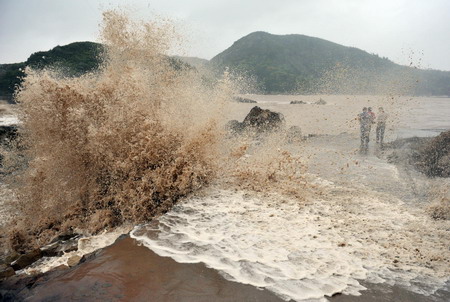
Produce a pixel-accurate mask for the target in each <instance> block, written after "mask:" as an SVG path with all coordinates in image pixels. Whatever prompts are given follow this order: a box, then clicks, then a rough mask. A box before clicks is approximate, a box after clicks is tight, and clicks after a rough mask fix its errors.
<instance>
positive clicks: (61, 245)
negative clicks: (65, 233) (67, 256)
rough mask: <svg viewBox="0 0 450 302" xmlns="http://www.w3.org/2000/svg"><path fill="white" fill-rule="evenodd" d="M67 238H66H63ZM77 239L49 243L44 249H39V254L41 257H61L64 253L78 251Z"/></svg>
mask: <svg viewBox="0 0 450 302" xmlns="http://www.w3.org/2000/svg"><path fill="white" fill-rule="evenodd" d="M63 238H67V237H63ZM78 239H79V236H77V237H72V239H70V240H66V241H57V242H53V243H50V244H48V245H46V246H44V247H41V252H42V256H43V257H55V256H61V255H63V254H64V253H69V252H73V251H76V250H78Z"/></svg>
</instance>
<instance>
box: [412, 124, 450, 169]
mask: <svg viewBox="0 0 450 302" xmlns="http://www.w3.org/2000/svg"><path fill="white" fill-rule="evenodd" d="M414 164H415V166H416V168H417V169H418V170H419V171H420V172H422V173H424V174H426V175H427V176H430V177H436V176H437V177H450V131H446V132H442V133H441V134H439V135H438V136H436V137H435V138H433V139H432V140H430V141H429V142H428V143H426V144H425V145H424V146H423V147H422V148H420V149H419V150H418V154H417V159H416V161H415V163H414Z"/></svg>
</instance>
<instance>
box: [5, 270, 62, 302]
mask: <svg viewBox="0 0 450 302" xmlns="http://www.w3.org/2000/svg"><path fill="white" fill-rule="evenodd" d="M67 271H68V267H67V266H66V265H60V266H58V267H55V268H53V269H51V270H50V271H48V272H46V273H38V274H34V275H27V274H20V275H13V276H10V277H9V278H7V279H6V280H4V281H2V282H0V301H11V302H12V301H24V300H25V299H26V298H27V297H29V296H30V295H31V291H32V289H33V287H34V286H36V285H38V284H43V283H45V282H47V281H48V280H50V279H52V278H57V277H59V276H61V275H62V274H64V273H66V272H67Z"/></svg>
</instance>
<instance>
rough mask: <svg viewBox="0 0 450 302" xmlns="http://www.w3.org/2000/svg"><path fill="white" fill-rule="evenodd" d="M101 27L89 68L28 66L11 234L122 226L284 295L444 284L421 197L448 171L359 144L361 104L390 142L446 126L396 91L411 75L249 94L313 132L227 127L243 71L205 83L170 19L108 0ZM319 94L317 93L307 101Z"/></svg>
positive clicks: (449, 268) (33, 239) (316, 297)
mask: <svg viewBox="0 0 450 302" xmlns="http://www.w3.org/2000/svg"><path fill="white" fill-rule="evenodd" d="M101 39H102V42H103V43H104V44H105V45H106V50H105V53H104V54H103V65H102V67H101V68H100V69H99V70H98V71H96V72H93V73H90V74H86V75H84V76H82V77H79V78H68V77H65V76H64V74H63V73H62V72H61V71H58V70H42V71H39V70H30V69H28V70H27V71H26V78H25V81H24V84H23V87H22V88H21V89H20V91H19V92H18V94H17V100H18V102H19V104H20V110H21V114H20V120H21V122H22V128H21V129H22V130H21V136H22V140H21V144H23V145H21V149H20V151H21V152H24V154H23V155H24V158H25V162H26V164H25V165H24V166H23V167H22V170H20V171H19V172H18V173H16V174H14V177H15V179H14V180H15V182H16V185H18V186H19V187H18V189H17V190H16V194H17V198H18V204H19V207H18V210H19V211H20V213H19V216H18V220H17V221H18V224H17V225H18V226H17V228H16V229H15V230H14V232H13V233H14V234H13V237H14V236H16V237H18V238H21V239H22V242H23V243H24V244H25V245H27V247H33V246H39V245H42V244H44V243H46V241H48V239H49V238H51V237H52V236H53V235H54V234H55V233H58V232H60V231H69V230H72V231H73V230H85V231H86V230H87V231H89V232H91V233H96V232H99V231H101V230H103V229H108V228H113V227H116V226H118V225H121V224H122V223H132V224H135V225H138V224H139V225H138V226H136V227H135V229H134V230H133V232H132V233H131V236H132V237H133V238H135V239H136V240H138V241H139V242H141V243H142V244H143V245H145V246H146V247H148V248H150V249H152V250H153V251H154V252H156V253H157V254H159V255H161V256H168V257H171V258H173V259H174V260H176V261H178V262H182V263H197V262H203V263H205V264H206V265H207V266H209V267H211V268H214V269H217V270H218V271H219V272H220V273H221V274H222V275H223V276H224V277H225V278H227V279H229V280H233V281H237V282H241V283H246V284H251V285H254V286H257V287H263V288H266V289H268V290H271V291H273V292H274V293H276V294H277V295H279V296H280V297H282V298H283V299H286V300H289V299H293V300H296V301H304V300H307V301H322V300H324V299H325V296H331V295H333V294H335V293H344V294H352V295H359V294H360V292H361V291H362V290H364V287H363V286H362V285H361V284H360V283H361V281H366V282H373V283H383V282H385V283H388V284H395V285H399V286H403V287H405V288H407V289H408V290H411V291H414V292H417V293H420V294H424V295H432V294H434V293H435V292H436V291H437V290H438V289H440V288H443V287H444V286H445V284H446V282H448V280H449V277H450V265H449V264H450V255H449V253H450V251H449V249H448V244H449V242H450V235H449V232H448V230H449V227H450V225H449V221H446V220H440V221H439V220H438V221H436V220H433V219H432V218H431V217H430V216H429V215H428V213H427V212H426V206H425V203H426V202H427V200H424V199H423V198H424V197H425V198H426V197H427V196H428V193H429V192H428V191H427V189H426V188H427V187H428V186H430V185H431V184H432V185H434V186H441V187H444V186H446V185H447V184H448V183H447V182H442V183H440V182H436V181H434V180H427V179H426V178H425V177H423V176H420V175H418V174H414V173H412V172H411V173H410V172H408V173H406V172H405V171H402V170H401V169H400V168H398V167H397V166H395V165H393V164H389V163H387V162H386V160H385V159H384V158H383V156H382V155H380V154H381V153H380V152H381V151H380V150H378V149H376V148H375V146H374V143H373V142H371V150H370V152H369V155H368V156H361V155H359V154H358V152H357V148H358V146H359V133H358V131H359V130H358V129H359V125H358V122H357V121H356V119H355V117H356V114H357V113H359V111H360V110H361V108H362V107H363V106H372V107H373V108H374V109H376V108H377V107H378V106H383V107H385V109H386V111H387V112H388V113H389V114H390V120H389V125H390V128H389V129H388V130H387V134H386V136H387V139H388V140H393V139H395V138H397V137H401V136H402V135H403V134H402V133H403V132H401V129H408V130H411V131H412V132H414V131H417V130H420V129H421V128H424V129H426V130H427V131H428V130H429V131H435V130H436V129H438V128H439V129H440V128H441V127H443V128H447V129H448V128H450V126H449V125H448V124H447V122H446V119H445V118H443V116H444V115H445V114H442V115H440V116H441V117H442V119H435V120H434V122H433V123H429V122H428V119H426V118H425V117H427V116H434V112H435V111H436V110H434V111H433V110H432V109H429V108H430V107H427V106H428V104H427V100H423V99H419V100H417V99H413V98H410V97H400V96H399V94H400V91H404V89H405V87H409V85H411V81H410V78H406V80H405V83H398V84H396V83H393V82H392V81H390V78H389V79H385V81H386V82H389V84H387V83H385V82H381V83H380V84H379V86H380V91H384V92H386V93H385V94H383V93H381V94H380V95H376V96H370V95H364V96H343V95H339V96H330V95H325V94H324V95H321V96H256V95H254V96H251V97H254V98H255V99H257V101H258V102H259V103H260V106H261V107H264V108H268V109H271V110H273V111H276V112H281V113H283V114H284V118H285V122H286V127H289V126H298V127H300V128H301V130H302V134H303V135H308V134H315V135H318V136H317V137H312V138H310V139H308V140H307V141H302V140H301V138H300V139H299V140H297V141H295V142H292V141H290V140H289V139H287V135H286V133H285V132H284V131H280V132H277V133H269V134H266V135H260V134H255V133H252V132H251V131H250V132H249V133H246V134H245V135H243V136H237V137H236V136H230V135H228V134H227V133H226V131H225V130H224V129H225V128H224V125H225V124H226V122H227V121H229V120H231V119H238V120H240V121H241V120H243V118H244V117H245V115H246V114H247V113H248V111H249V110H250V108H251V107H253V106H254V104H238V103H233V102H231V100H232V97H233V96H235V95H236V94H237V93H239V92H242V90H241V89H242V88H243V87H244V86H245V85H246V82H245V81H244V79H242V78H237V81H236V78H234V79H233V76H231V75H230V74H228V73H225V74H224V75H223V77H222V78H221V80H219V81H218V82H215V83H210V82H208V81H206V80H205V78H203V77H202V75H201V74H200V73H198V72H197V71H196V70H193V69H191V68H189V67H187V66H185V65H183V64H182V63H181V62H178V61H175V60H172V59H170V58H169V57H168V55H167V54H168V53H170V51H171V49H173V48H174V47H179V44H181V43H182V37H180V36H179V35H177V34H176V31H175V30H174V27H173V26H172V24H171V23H170V22H167V21H164V20H162V21H155V22H148V23H145V22H138V21H133V20H131V19H129V18H128V17H127V16H126V15H124V14H122V13H120V12H118V11H109V12H106V13H105V14H104V23H103V25H102V29H101ZM331 74H332V73H331V72H330V75H331ZM334 74H335V73H334ZM330 75H329V76H330ZM341 76H343V75H342V74H341ZM352 78H354V75H352V76H351V77H349V78H346V80H347V81H345V83H346V84H345V85H350V84H352V81H351V79H352ZM325 80H326V79H325V78H324V83H326V82H327V81H325ZM365 80H367V79H365ZM333 81H334V82H331V79H329V81H328V83H329V84H330V87H335V86H336V83H337V82H336V81H337V79H335V78H334V79H333ZM250 82H251V81H250ZM343 85H344V84H343ZM352 85H354V83H353V84H352ZM383 89H384V90H383ZM319 98H323V99H324V100H325V101H326V102H327V104H326V105H314V104H313V102H315V101H317V100H318V99H319ZM294 99H302V100H305V101H306V103H307V104H306V105H290V104H289V102H290V101H291V100H294ZM446 101H448V99H447V100H446ZM443 102H445V100H443ZM417 104H420V106H422V107H417V106H416V105H417ZM446 108H447V109H448V107H446ZM447 109H446V110H447ZM411 112H412V113H413V115H411V114H410V113H411ZM421 113H424V114H423V115H422V114H421ZM411 116H412V117H411ZM415 123H418V124H420V125H423V127H422V126H421V127H420V128H419V129H417V128H414V124H415ZM411 131H410V132H411ZM372 135H373V134H372ZM412 187H414V190H412V189H411V188H412ZM174 205H175V206H174ZM154 217H156V218H154ZM149 222H150V223H149ZM146 223H148V224H146Z"/></svg>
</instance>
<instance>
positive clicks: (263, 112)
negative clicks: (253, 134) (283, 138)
mask: <svg viewBox="0 0 450 302" xmlns="http://www.w3.org/2000/svg"><path fill="white" fill-rule="evenodd" d="M242 123H243V125H244V127H245V128H246V129H252V130H255V131H257V132H265V131H270V130H277V129H279V128H281V127H282V126H283V125H284V116H283V115H282V114H281V113H278V112H273V111H270V110H269V109H261V108H260V107H258V106H255V107H253V108H252V109H251V110H250V112H249V113H248V114H247V116H246V117H245V119H244V121H243V122H242Z"/></svg>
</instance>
